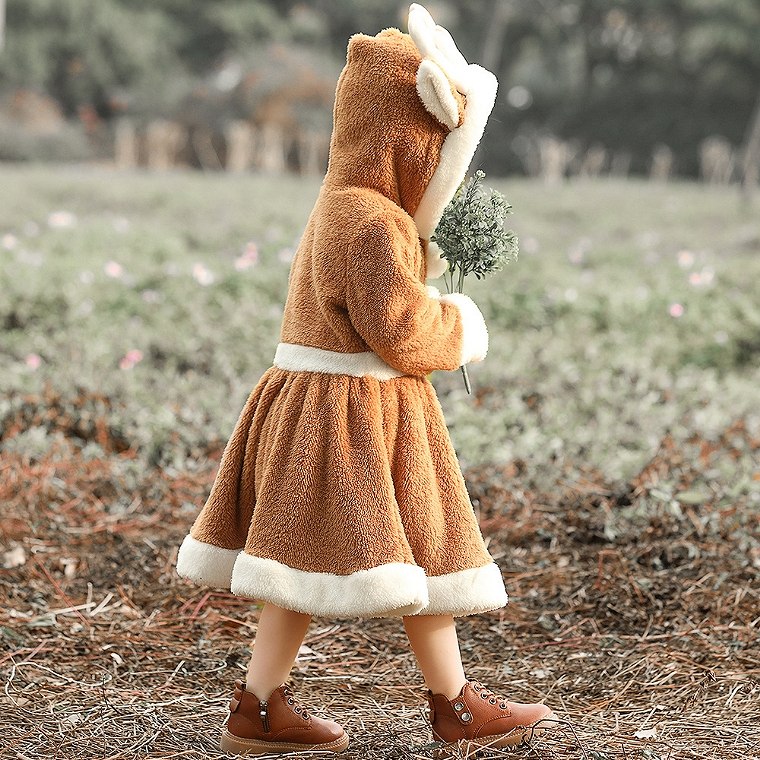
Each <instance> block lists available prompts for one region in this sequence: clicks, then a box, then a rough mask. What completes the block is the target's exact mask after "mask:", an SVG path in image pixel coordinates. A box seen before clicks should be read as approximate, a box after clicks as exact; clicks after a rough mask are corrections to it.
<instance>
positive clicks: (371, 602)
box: [177, 535, 507, 617]
mask: <svg viewBox="0 0 760 760" xmlns="http://www.w3.org/2000/svg"><path fill="white" fill-rule="evenodd" d="M177 573H178V574H179V575H180V576H182V577H183V578H188V579H189V580H191V581H194V582H196V583H200V584H203V585H205V586H211V587H213V588H220V589H227V590H231V591H232V593H233V594H237V595H239V596H245V597H249V598H251V599H258V600H260V601H267V602H272V603H273V604H276V605H278V606H280V607H286V608H287V609H291V610H296V611H297V612H306V613H310V614H312V615H318V616H323V617H400V616H402V615H416V614H421V615H439V614H449V615H456V616H461V615H471V614H477V613H479V612H485V611H487V610H492V609H497V608H499V607H503V606H504V605H505V604H506V603H507V593H506V591H505V590H504V582H503V581H502V578H501V572H500V570H499V568H498V566H497V565H496V563H491V564H490V565H485V566H484V567H476V568H472V569H469V570H460V571H458V572H456V573H447V574H446V575H437V576H428V575H425V571H424V570H423V569H422V568H421V567H418V566H417V565H409V564H404V563H401V562H396V563H391V564H388V565H380V566H379V567H373V568H371V569H369V570H360V571H359V572H356V573H351V575H334V574H332V573H307V572H304V571H303V570H297V569H295V568H292V567H288V566H287V565H283V564H282V563H280V562H276V561H274V560H271V559H266V558H263V557H254V556H252V555H250V554H246V553H245V552H244V551H242V550H238V549H221V548H220V547H218V546H213V545H212V544H206V543H203V542H202V541H198V540H197V539H195V538H193V537H192V536H189V535H188V536H186V537H185V540H184V541H183V542H182V546H180V549H179V555H178V557H177Z"/></svg>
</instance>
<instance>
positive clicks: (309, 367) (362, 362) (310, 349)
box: [273, 343, 404, 380]
mask: <svg viewBox="0 0 760 760" xmlns="http://www.w3.org/2000/svg"><path fill="white" fill-rule="evenodd" d="M273 363H274V365H275V366H276V367H280V368H282V369H290V370H296V371H301V372H329V373H332V374H341V375H354V376H356V377H362V376H364V375H369V376H370V377H375V378H377V379H378V380H391V379H392V378H394V377H403V376H404V373H403V372H400V371H399V370H397V369H395V368H394V367H391V366H390V365H389V364H387V363H386V362H384V361H383V360H382V359H381V358H380V357H379V356H378V355H377V354H376V353H375V352H374V351H361V352H358V353H350V354H346V353H341V352H340V351H328V350H327V349H324V348H316V347H314V346H303V345H300V344H299V343H278V344H277V348H276V349H275V353H274V362H273Z"/></svg>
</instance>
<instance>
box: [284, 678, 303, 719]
mask: <svg viewBox="0 0 760 760" xmlns="http://www.w3.org/2000/svg"><path fill="white" fill-rule="evenodd" d="M282 692H283V694H284V695H285V698H286V699H287V701H288V704H289V705H292V706H293V711H294V712H296V713H298V715H300V716H301V717H302V718H303V719H304V720H309V713H308V711H307V709H306V705H304V704H303V702H301V701H300V700H299V699H297V698H296V696H295V695H294V694H293V691H292V689H291V688H290V686H288V685H287V684H285V688H284V689H283V690H282Z"/></svg>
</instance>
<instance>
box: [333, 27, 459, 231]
mask: <svg viewBox="0 0 760 760" xmlns="http://www.w3.org/2000/svg"><path fill="white" fill-rule="evenodd" d="M421 62H422V58H421V56H420V54H419V52H418V50H417V48H416V47H415V45H414V43H413V42H412V39H411V37H410V36H409V35H408V34H403V33H402V32H400V31H399V30H398V29H385V30H384V31H382V32H380V33H379V34H377V35H375V36H374V37H370V36H368V35H365V34H355V35H353V36H352V37H351V39H350V40H349V44H348V54H347V58H346V65H345V67H344V69H343V71H342V72H341V75H340V78H339V79H338V86H337V89H336V93H335V106H334V109H333V133H332V138H331V141H330V159H329V164H328V169H327V175H326V177H325V183H326V184H327V185H328V186H331V187H332V188H336V189H339V188H345V187H364V188H370V189H373V190H376V191H377V192H379V193H381V194H382V195H384V196H385V197H386V198H390V199H391V200H392V201H393V202H394V203H396V204H397V205H399V206H401V207H402V208H403V209H404V211H406V212H407V213H408V214H409V215H410V216H414V214H415V212H416V211H417V208H418V206H419V204H420V201H421V199H422V196H423V194H424V192H425V188H426V187H427V186H428V184H429V183H430V179H431V177H432V176H433V173H434V172H435V169H436V167H437V166H438V163H439V157H440V153H441V146H442V145H443V142H444V139H445V138H446V135H447V134H448V133H449V131H450V127H448V126H446V125H445V124H442V123H441V122H440V121H438V120H437V118H436V117H435V116H434V115H433V114H431V113H430V112H429V111H428V110H427V109H426V108H425V106H424V105H423V103H422V101H421V100H420V98H419V95H418V94H417V71H418V69H419V67H420V64H421ZM446 87H447V88H448V102H449V103H451V102H453V103H454V104H455V105H454V107H453V108H454V110H453V118H455V119H456V122H457V123H459V122H460V121H461V116H460V111H461V113H463V112H464V98H463V97H462V96H461V95H460V94H459V93H457V92H456V91H454V90H453V89H452V88H451V87H450V86H449V85H448V84H447V85H446Z"/></svg>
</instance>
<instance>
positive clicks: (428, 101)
mask: <svg viewBox="0 0 760 760" xmlns="http://www.w3.org/2000/svg"><path fill="white" fill-rule="evenodd" d="M417 94H418V95H419V96H420V100H421V101H422V105H424V106H425V108H426V109H427V110H428V111H429V112H430V113H431V114H433V116H435V118H436V119H438V121H440V122H441V124H443V125H444V126H446V127H448V128H449V129H454V127H456V125H457V124H459V105H458V103H457V101H456V98H454V95H453V94H452V92H451V85H450V84H449V80H448V79H447V78H446V75H445V74H444V73H443V70H442V69H441V67H440V66H439V65H438V64H437V63H434V62H433V61H431V60H428V59H425V60H423V61H422V63H421V64H420V67H419V68H418V69H417Z"/></svg>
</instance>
